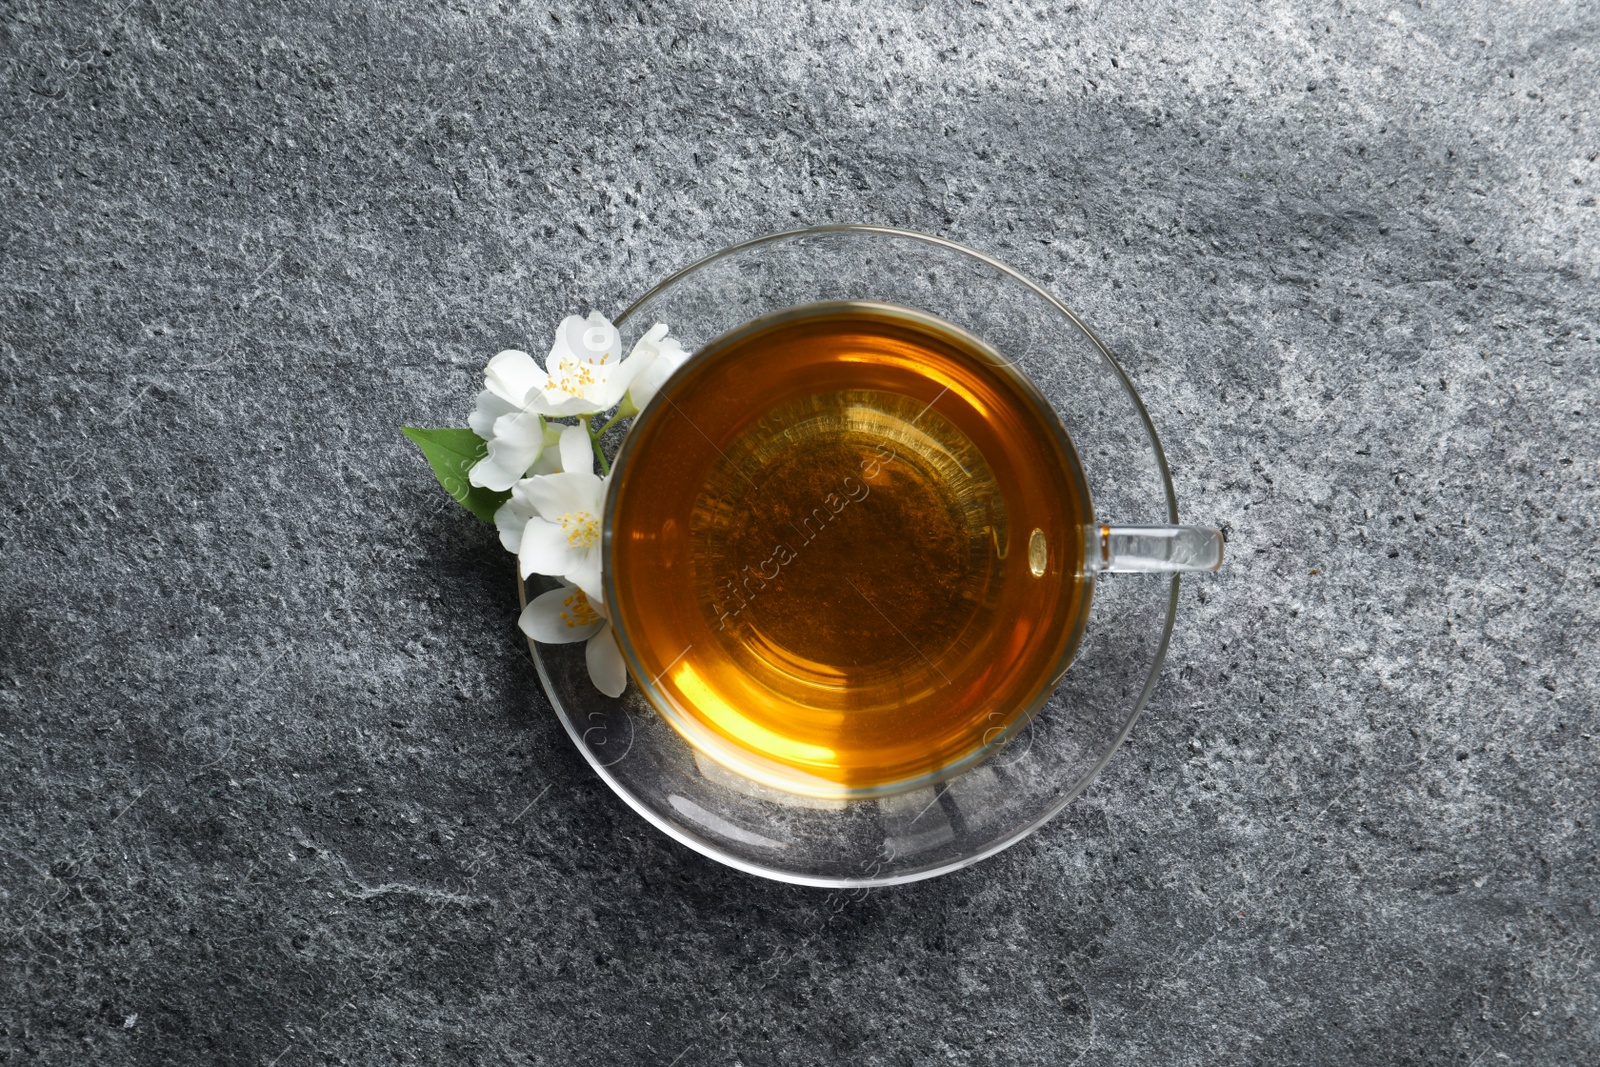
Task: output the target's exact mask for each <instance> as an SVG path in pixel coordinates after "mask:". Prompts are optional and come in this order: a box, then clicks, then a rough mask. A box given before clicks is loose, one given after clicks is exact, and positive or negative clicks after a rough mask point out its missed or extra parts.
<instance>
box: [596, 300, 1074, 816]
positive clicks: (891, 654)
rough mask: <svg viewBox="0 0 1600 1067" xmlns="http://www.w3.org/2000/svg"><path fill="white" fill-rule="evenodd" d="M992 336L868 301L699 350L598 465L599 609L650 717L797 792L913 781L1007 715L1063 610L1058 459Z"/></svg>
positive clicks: (1058, 442) (1026, 689) (1010, 723)
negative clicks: (649, 706) (602, 559)
mask: <svg viewBox="0 0 1600 1067" xmlns="http://www.w3.org/2000/svg"><path fill="white" fill-rule="evenodd" d="M1041 404H1042V401H1039V400H1038V399H1037V398H1036V394H1034V393H1032V391H1031V387H1030V386H1028V385H1026V383H1024V382H1023V381H1022V380H1021V379H1020V378H1019V377H1018V376H1017V375H1016V374H1015V372H1013V371H1012V370H1011V369H1010V368H1009V367H1007V366H1005V365H1004V362H1003V361H1002V360H1000V359H999V358H998V357H997V356H995V355H994V353H992V352H990V351H988V350H986V349H984V348H982V347H980V346H978V345H977V344H975V343H973V342H972V341H971V340H970V338H967V337H966V336H965V335H964V334H961V333H959V332H957V331H955V330H953V329H952V328H948V327H946V326H944V325H943V324H941V323H939V322H938V321H937V320H934V319H931V318H928V317H925V316H919V315H914V314H912V313H907V312H903V311H900V310H899V309H891V308H885V307H879V306H875V305H818V306H816V307H815V308H811V309H797V310H795V311H791V312H787V313H785V314H784V315H783V316H779V317H775V318H774V319H773V320H769V321H767V322H765V323H761V324H756V325H755V326H753V327H749V328H746V329H745V330H743V331H739V332H737V333H736V334H735V335H733V336H730V337H729V338H726V339H724V340H723V341H721V342H714V343H713V344H712V345H711V346H709V347H708V348H707V349H706V350H705V351H704V352H702V353H701V354H699V355H698V356H697V357H696V358H695V360H694V361H693V362H691V363H690V364H689V365H688V366H687V367H686V368H685V369H684V371H683V372H682V373H681V374H680V375H679V376H678V377H676V378H674V379H673V380H672V381H671V382H670V383H669V384H668V385H667V387H666V388H664V389H663V391H662V393H661V394H660V396H659V397H658V398H657V400H656V401H655V402H654V404H653V406H652V408H651V410H650V412H649V413H648V414H647V415H646V416H645V417H643V418H641V420H640V423H639V426H638V427H637V428H636V430H635V432H634V440H631V441H630V442H629V444H628V446H627V450H626V454H625V456H624V457H623V461H622V462H621V463H620V465H619V468H618V478H619V479H620V480H619V483H618V484H617V486H616V487H615V489H614V491H613V492H614V502H613V518H612V536H611V540H610V543H609V545H608V553H609V558H608V560H607V565H608V567H609V568H610V572H609V573H610V575H611V581H613V582H614V585H613V614H614V616H615V617H616V618H617V620H618V621H619V624H620V629H621V630H622V632H624V633H625V634H626V635H627V640H628V641H629V643H630V645H631V646H632V649H633V652H634V654H635V656H636V657H637V660H638V663H639V666H640V667H641V668H642V672H643V674H644V678H642V679H636V681H640V682H642V683H646V685H645V688H646V692H647V693H649V694H650V695H651V698H652V701H653V702H654V703H655V704H656V706H657V708H658V709H659V710H661V711H662V712H663V714H665V716H666V718H667V719H668V721H669V722H671V723H673V725H674V726H676V727H677V728H678V729H679V730H680V732H682V733H683V734H684V735H685V736H686V737H687V738H688V739H689V740H690V742H691V743H693V744H695V745H697V746H698V747H699V748H700V749H702V750H703V751H704V752H706V753H707V754H708V755H710V756H711V757H713V758H715V759H717V760H718V761H719V762H722V763H724V764H725V765H727V766H729V767H731V768H733V769H734V770H736V771H738V772H740V773H743V774H745V775H748V776H750V777H753V778H755V779H757V780H758V781H762V782H765V783H766V784H768V785H772V786H776V787H778V788H781V789H787V790H791V791H796V792H802V793H809V794H813V795H820V796H840V795H851V794H859V793H860V792H862V791H887V790H890V789H892V788H893V787H895V786H899V785H911V784H917V783H920V782H926V781H929V780H932V779H933V778H935V777H937V775H938V774H939V773H940V772H942V771H949V770H952V769H955V768H958V767H960V766H962V765H964V764H965V763H968V762H970V761H971V760H972V759H974V758H977V757H979V756H981V755H982V754H983V751H984V750H985V748H986V746H987V747H993V746H994V745H996V744H998V743H999V742H1000V741H1002V740H1003V739H1004V738H1005V737H1006V736H1008V734H1009V732H1010V731H1012V730H1014V729H1015V728H1016V727H1017V726H1018V725H1020V724H1021V722H1022V721H1024V720H1025V718H1026V716H1027V715H1029V714H1031V712H1032V711H1033V710H1034V709H1035V708H1036V707H1037V705H1038V704H1039V703H1040V702H1041V701H1042V700H1043V698H1044V697H1045V696H1046V695H1047V694H1048V690H1049V688H1050V685H1051V683H1052V682H1053V681H1054V680H1055V679H1056V678H1058V677H1059V675H1060V673H1061V672H1062V671H1063V670H1064V669H1065V667H1066V663H1067V660H1068V658H1069V656H1070V651H1071V645H1072V644H1073V642H1074V641H1075V640H1076V636H1077V633H1078V630H1079V628H1080V624H1081V619H1082V616H1083V614H1084V613H1085V611H1086V609H1087V583H1086V582H1085V581H1084V580H1083V579H1082V578H1081V576H1080V575H1081V569H1082V558H1081V555H1082V532H1081V528H1082V525H1083V524H1084V523H1086V522H1088V521H1090V520H1089V518H1088V503H1087V500H1086V498H1085V496H1084V494H1083V492H1082V489H1081V480H1080V477H1079V475H1078V473H1077V461H1076V457H1075V456H1073V455H1072V453H1071V449H1070V445H1069V444H1068V443H1067V441H1066V438H1065V435H1064V434H1063V433H1062V432H1061V430H1060V428H1059V424H1058V423H1056V422H1055V421H1054V417H1053V416H1049V415H1046V414H1045V413H1044V411H1043V410H1042V409H1041Z"/></svg>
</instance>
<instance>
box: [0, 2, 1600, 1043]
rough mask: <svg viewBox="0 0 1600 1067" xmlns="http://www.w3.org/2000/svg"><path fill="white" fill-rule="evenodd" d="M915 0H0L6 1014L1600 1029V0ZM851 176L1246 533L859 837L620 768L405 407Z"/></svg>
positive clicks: (1166, 1030)
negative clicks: (1047, 737)
mask: <svg viewBox="0 0 1600 1067" xmlns="http://www.w3.org/2000/svg"><path fill="white" fill-rule="evenodd" d="M892 6H894V5H887V4H883V3H860V4H854V5H852V4H823V3H818V4H815V5H805V4H792V5H787V6H785V5H782V4H748V5H735V4H731V3H728V2H706V3H684V4H680V5H672V6H670V7H669V6H661V7H657V6H653V5H646V4H641V3H634V2H622V0H617V2H601V3H598V4H595V3H587V2H586V3H578V4H566V3H556V4H553V5H545V4H541V3H533V4H525V3H521V2H513V0H502V2H483V0H461V2H459V3H455V4H452V5H433V4H426V5H425V4H416V5H411V6H405V7H400V6H396V5H394V4H377V3H360V2H354V0H318V2H311V0H307V2H304V3H296V2H290V3H282V4H277V3H274V4H265V3H263V4H260V5H252V4H244V3H218V4H211V5H186V4H178V3H174V2H172V0H132V2H131V3H130V2H127V0H111V2H105V0H96V2H93V3H91V2H87V0H86V2H83V3H70V4H69V3H41V2H38V0H14V2H12V3H9V4H7V5H5V6H4V7H3V8H0V75H3V76H0V142H3V145H4V149H3V154H0V205H3V207H0V379H3V382H4V391H3V394H0V412H3V429H4V433H3V435H0V476H3V486H4V496H5V507H4V509H3V514H0V590H3V616H0V919H3V934H0V1062H5V1063H22V1062H32V1061H33V1060H34V1059H35V1058H38V1059H40V1060H42V1061H44V1062H53V1063H96V1064H124V1063H141V1064H146V1063H147V1064H155V1063H212V1062H227V1063H240V1064H260V1065H263V1067H265V1065H269V1064H277V1065H279V1067H291V1065H297V1064H322V1063H391V1062H393V1063H419V1064H452V1063H484V1064H501V1063H506V1064H509V1063H518V1064H521V1063H535V1064H539V1063H543V1064H567V1063H575V1062H594V1063H619V1064H663V1065H666V1064H679V1065H683V1067H688V1065H692V1064H735V1063H737V1064H746V1065H755V1064H812V1063H830V1064H831V1063H841V1064H843V1063H850V1064H932V1063H947V1062H948V1063H997V1064H1017V1063H1028V1064H1032V1063H1040V1064H1060V1065H1065V1064H1113V1063H1115V1064H1124V1063H1126V1064H1133V1063H1137V1064H1180V1063H1195V1064H1198V1063H1228V1062H1263V1063H1274V1064H1282V1063H1311V1064H1345V1063H1349V1064H1371V1063H1381V1062H1390V1063H1455V1064H1461V1065H1463V1067H1466V1065H1481V1067H1493V1065H1496V1064H1505V1063H1516V1064H1533V1063H1543V1064H1579V1063H1590V1064H1592V1063H1594V1062H1596V1061H1597V1059H1600V965H1597V955H1600V855H1597V852H1600V847H1597V827H1600V742H1597V740H1596V733H1597V724H1596V721H1595V718H1596V696H1597V694H1600V674H1597V670H1600V665H1597V660H1600V657H1597V655H1596V648H1595V645H1596V642H1595V637H1596V632H1597V627H1600V553H1597V550H1596V547H1595V541H1596V536H1597V533H1600V531H1597V525H1600V490H1597V486H1596V482H1597V479H1600V470H1597V455H1600V440H1597V438H1600V435H1597V433H1596V414H1597V407H1596V405H1597V391H1596V385H1595V376H1596V371H1597V370H1600V296H1597V294H1600V278H1597V275H1600V207H1597V202H1596V198H1597V196H1600V75H1597V73H1596V71H1597V70H1600V11H1597V9H1596V8H1595V7H1594V6H1593V5H1585V4H1579V3H1573V4H1570V5H1566V4H1555V3H1548V4H1527V5H1516V6H1512V5H1505V4H1497V5H1493V6H1492V7H1491V6H1490V5H1461V6H1460V7H1455V8H1452V7H1449V6H1447V5H1442V4H1435V3H1432V2H1429V3H1425V4H1421V5H1418V4H1406V5H1396V6H1393V7H1390V6H1388V5H1384V4H1380V3H1372V2H1367V0H1353V2H1348V3H1342V4H1336V5H1329V6H1327V7H1324V6H1322V5H1318V4H1312V3H1309V2H1304V0H1292V2H1288V3H1270V4H1264V5H1258V4H1254V3H1245V2H1242V0H1219V2H1217V3H1213V4H1209V5H1191V4H1183V5H1173V6H1166V5H1156V4H1138V5H1128V4H1116V5H1101V4H1076V3H1052V2H1043V0H1038V2H1036V0H1020V2H1013V0H988V2H974V3H964V4H956V3H937V2H934V3H921V4H909V5H905V6H903V7H901V8H899V9H897V10H890V8H891V7H892ZM1468 8H1471V9H1473V10H1471V11H1470V12H1469V11H1468V10H1466V9H1468ZM853 220H861V221H870V222H880V223H884V224H889V225H895V226H901V227H906V228H910V229H917V230H923V231H930V232H935V233H941V234H945V235H948V236H950V237H953V238H955V239H957V240H960V241H963V242H966V243H968V244H971V245H974V246H976V247H978V248H982V249H985V250H988V251H991V252H993V253H995V254H997V255H999V256H1001V257H1002V258H1004V259H1007V260H1009V261H1011V262H1013V263H1015V264H1016V265H1018V266H1019V267H1021V268H1022V269H1024V270H1026V271H1028V272H1030V273H1031V274H1033V275H1034V276H1036V277H1038V278H1040V279H1042V280H1044V281H1045V282H1046V283H1048V284H1050V285H1051V286H1052V287H1054V288H1055V289H1056V290H1057V291H1058V292H1059V293H1061V294H1062V295H1063V296H1064V297H1065V299H1066V300H1067V301H1068V302H1069V303H1071V304H1073V305H1075V306H1076V307H1077V308H1078V309H1079V310H1080V311H1081V312H1082V313H1083V314H1084V315H1085V316H1086V317H1087V319H1088V320H1089V321H1090V322H1092V323H1093V324H1095V325H1096V326H1097V328H1098V329H1099V330H1100V331H1101V332H1102V334H1103V335H1104V336H1105V337H1106V339H1107V340H1108V342H1109V343H1110V344H1111V345H1112V346H1113V347H1114V348H1115V349H1116V350H1117V351H1118V352H1119V353H1120V355H1121V357H1122V359H1123V360H1124V361H1125V364H1126V366H1127V368H1128V371H1129V373H1130V375H1131V376H1132V378H1133V379H1134V381H1135V382H1136V384H1137V385H1138V387H1139V388H1140V390H1141V391H1142V392H1143V395H1144V397H1145V399H1146V401H1147V403H1148V405H1149V408H1150V410H1151V413H1152V415H1153V417H1154V419H1155V420H1156V423H1157V425H1158V426H1159V427H1160V428H1161V430H1162V432H1163V434H1164V437H1165V440H1166V442H1167V444H1168V447H1169V450H1170V454H1171V459H1172V463H1173V468H1174V474H1175V477H1176V480H1177V484H1178V492H1179V499H1180V501H1181V505H1182V508H1183V510H1184V513H1185V517H1186V518H1190V519H1196V520H1200V519H1204V520H1210V521H1214V522H1217V523H1219V524H1221V525H1224V526H1226V528H1227V530H1228V534H1229V537H1230V545H1231V551H1232V556H1231V559H1230V562H1229V565H1228V568H1227V570H1226V572H1225V573H1223V574H1221V575H1218V576H1216V577H1215V578H1207V579H1204V580H1199V581H1193V582H1185V583H1184V586H1183V595H1182V601H1181V607H1180V615H1179V620H1178V631H1177V635H1176V638H1175V640H1174V643H1173V646H1172V651H1171V655H1170V657H1169V659H1168V661H1167V667H1166V670H1165V674H1164V677H1163V678H1162V681H1161V684H1160V687H1159V689H1158V691H1157V693H1156V696H1155V698H1154V700H1153V701H1152V703H1151V704H1150V706H1149V707H1148V708H1147V709H1146V712H1145V714H1144V716H1143V718H1142V719H1141V721H1140V722H1139V723H1138V725H1137V726H1136V728H1135V729H1134V732H1133V735H1132V740H1131V743H1130V744H1129V745H1128V746H1127V748H1126V749H1125V750H1124V751H1123V752H1122V753H1121V754H1120V756H1119V757H1118V758H1117V760H1116V761H1114V763H1113V764H1112V766H1111V767H1110V769H1109V770H1108V771H1107V773H1106V774H1105V775H1104V776H1103V777H1102V778H1101V779H1100V780H1099V781H1098V782H1097V783H1096V784H1095V785H1094V786H1093V787H1092V788H1091V789H1090V790H1089V792H1088V793H1087V794H1086V795H1085V796H1084V797H1082V798H1081V799H1080V800H1079V801H1078V802H1076V803H1075V804H1074V805H1073V806H1072V807H1071V808H1069V809H1068V811H1067V812H1066V813H1064V814H1063V815H1062V816H1061V817H1060V818H1059V819H1057V820H1056V821H1055V822H1053V823H1052V824H1051V825H1049V826H1048V827H1046V828H1045V829H1044V830H1043V831H1042V832H1040V833H1038V834H1037V835H1035V836H1034V837H1032V838H1030V839H1029V840H1027V841H1026V842H1024V843H1022V844H1020V845H1018V846H1017V847H1015V848H1013V849H1011V850H1009V851H1007V852H1005V853H1003V854H1001V855H1000V856H998V857H996V858H994V859H992V860H990V861H988V862H985V863H983V864H980V865H979V866H977V867H975V868H972V869H969V870H966V871H963V872H960V873H957V874H955V875H951V876H948V877H945V878H942V879H938V880H935V881H931V882H926V883H921V884H917V885H912V886H909V887H903V888H898V889H893V890H883V891H879V892H873V893H870V894H866V895H864V896H862V897H859V898H856V897H848V898H846V897H841V896H839V895H838V894H831V895H830V894H828V893H826V892H823V891H815V890H806V889H798V888H791V887H785V886H781V885H778V884H774V883H768V882H764V881H759V880H755V879H752V878H749V877H746V876H744V875H741V874H738V873H736V872H733V871H731V870H727V869H724V868H721V867H719V866H717V865H716V864H713V863H711V862H710V861H708V860H705V859H703V858H701V857H700V856H698V855H696V854H693V853H691V852H689V851H687V850H686V849H684V848H682V847H680V846H679V845H677V844H676V843H674V842H672V841H671V840H669V839H667V838H665V837H663V836H662V835H661V834H659V833H658V832H656V831H655V830H654V829H652V828H651V827H649V826H648V825H646V824H645V823H643V822H642V821H641V820H640V819H639V818H637V817H636V816H635V815H634V814H633V813H632V812H631V811H630V810H628V809H627V808H626V807H625V806H624V805H623V804H622V803H621V802H620V801H618V800H617V799H616V798H615V797H613V796H612V795H611V794H610V793H609V792H608V791H607V790H606V789H605V787H604V786H603V785H602V784H601V783H600V782H599V781H598V780H597V779H596V778H595V776H594V775H593V774H592V773H591V772H590V771H589V770H588V768H587V766H586V765H585V764H584V763H583V762H582V761H581V759H580V758H579V756H578V754H577V753H576V752H575V751H574V749H573V747H572V745H571V744H570V743H569V742H568V740H567V738H566V737H565V735H564V734H563V732H562V731H561V729H560V727H559V725H558V724H557V723H556V721H555V719H554V717H553V715H552V713H551V710H550V708H549V707H548V705H547V704H546V702H545V700H544V698H543V696H542V694H541V693H540V691H539V689H538V685H537V681H536V679H535V676H534V672H533V669H532V666H531V664H530V661H529V657H528V653H527V649H526V648H525V646H524V645H523V643H522V641H521V639H520V637H519V635H518V634H517V632H516V629H515V625H514V620H515V616H516V603H515V597H514V592H513V589H512V586H511V583H510V581H509V580H508V576H507V571H508V563H507V560H506V558H505V557H504V555H503V553H502V551H501V549H500V548H499V546H498V544H497V542H496V540H495V538H494V535H493V531H492V530H490V529H489V528H487V527H485V526H482V525H480V524H478V523H476V521H475V520H473V519H472V518H471V517H470V516H468V515H467V514H466V513H465V512H464V511H461V510H459V509H456V508H455V507H454V506H453V505H450V504H449V502H448V501H447V500H446V499H444V497H443V496H442V494H441V493H440V492H439V490H438V488H437V486H436V485H435V484H434V483H433V481H432V479H431V477H430V476H429V474H428V472H427V470H426V468H425V467H424V466H423V464H422V462H421V460H420V458H419V456H418V455H417V454H416V452H415V451H414V450H413V449H412V448H411V446H410V445H409V444H407V443H406V442H405V441H404V440H403V439H402V438H401V437H400V435H399V434H398V432H397V430H396V427H397V426H398V425H399V424H401V423H402V422H416V423H420V424H423V425H445V424H451V423H457V424H459V423H460V422H461V421H462V420H463V418H464V416H465V414H466V412H467V410H468V407H469V405H470V403H471V398H472V396H473V394H474V392H475V391H476V389H477V387H478V380H479V374H480V373H481V368H482V365H483V363H484V361H485V360H486V358H487V357H488V356H489V355H491V354H492V353H494V352H495V351H497V350H499V349H501V348H504V347H508V346H513V345H516V346H529V347H534V346H536V345H537V344H538V343H539V340H540V339H541V338H542V337H544V336H545V335H546V331H548V330H549V328H550V326H551V324H552V323H553V322H554V321H555V320H556V319H557V318H558V317H560V316H561V315H564V314H567V313H569V312H571V311H574V310H580V309H587V308H588V307H590V306H593V307H596V308H600V309H605V310H612V311H614V310H617V309H619V308H620V307H621V306H622V305H624V304H625V303H626V302H627V301H628V299H629V298H630V297H631V296H632V295H634V294H636V293H638V292H639V291H640V290H641V289H642V288H643V287H644V286H646V285H648V284H649V283H651V282H652V281H654V280H656V279H658V278H659V277H661V276H662V275H663V274H665V273H666V272H667V271H669V270H670V269H672V268H674V267H676V266H679V265H682V264H684V263H686V262H688V261H690V260H691V259H693V258H695V257H697V256H699V255H702V254H704V253H706V252H708V251H711V250H713V249H714V248H717V247H720V246H722V245H724V244H728V243H731V242H732V241H734V240H736V239H740V238H745V237H749V236H754V235H757V234H761V233H764V232H770V231H773V230H779V229H788V228H793V227H795V226H796V225H800V224H811V223H821V222H827V221H853Z"/></svg>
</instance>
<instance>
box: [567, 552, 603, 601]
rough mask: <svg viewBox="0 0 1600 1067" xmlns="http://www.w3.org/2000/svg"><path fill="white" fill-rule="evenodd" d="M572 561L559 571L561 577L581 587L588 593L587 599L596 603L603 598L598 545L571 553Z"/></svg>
mask: <svg viewBox="0 0 1600 1067" xmlns="http://www.w3.org/2000/svg"><path fill="white" fill-rule="evenodd" d="M572 555H573V562H572V563H570V564H568V566H567V569H566V570H564V571H562V572H561V577H563V578H565V579H566V580H567V581H569V582H571V583H572V584H573V585H575V586H577V587H578V588H579V589H582V590H583V591H584V592H585V593H587V594H588V595H589V599H590V600H592V601H594V602H595V603H596V604H598V603H600V601H601V600H603V599H604V590H602V589H601V588H600V549H599V546H598V545H597V546H595V547H593V548H588V549H583V550H581V551H577V552H574V553H572Z"/></svg>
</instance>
